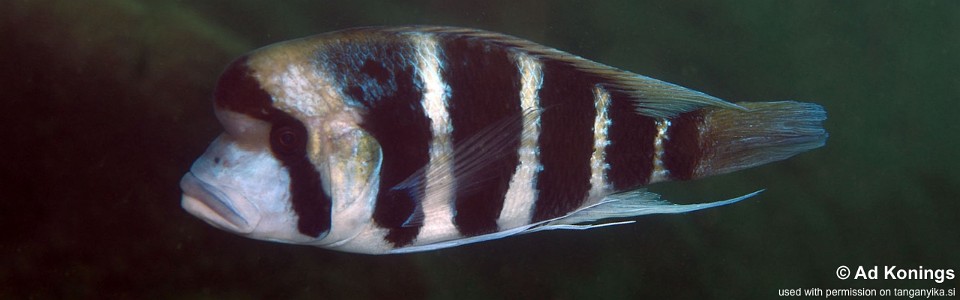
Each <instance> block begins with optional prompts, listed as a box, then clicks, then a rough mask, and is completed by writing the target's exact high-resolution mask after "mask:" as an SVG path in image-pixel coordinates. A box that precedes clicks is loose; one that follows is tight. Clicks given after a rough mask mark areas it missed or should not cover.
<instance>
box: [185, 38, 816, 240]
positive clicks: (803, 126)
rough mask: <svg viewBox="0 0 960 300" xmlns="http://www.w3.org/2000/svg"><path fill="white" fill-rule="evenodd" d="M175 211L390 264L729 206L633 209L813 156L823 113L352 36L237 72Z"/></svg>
mask: <svg viewBox="0 0 960 300" xmlns="http://www.w3.org/2000/svg"><path fill="white" fill-rule="evenodd" d="M213 104H214V105H213V106H214V114H215V116H216V118H217V119H218V120H219V122H220V124H221V125H222V127H223V129H224V132H223V133H222V134H220V135H219V136H218V137H217V138H216V139H215V140H214V141H213V142H212V143H211V144H210V145H209V147H208V148H207V149H206V151H205V152H204V153H203V154H202V155H201V156H200V157H199V158H198V159H197V160H196V161H195V162H194V163H193V165H192V166H191V167H190V170H189V172H187V173H186V174H185V175H184V176H183V178H182V179H181V181H180V187H181V189H182V190H183V195H182V198H181V206H182V207H183V208H184V209H185V210H186V211H187V212H189V213H190V214H192V215H194V216H196V217H198V218H200V219H202V220H204V221H205V222H207V223H209V224H211V225H212V226H214V227H217V228H220V229H222V230H225V231H228V232H232V233H234V234H237V235H240V236H245V237H249V238H252V239H258V240H265V241H274V242H281V243H291V244H302V245H311V246H316V247H321V248H325V249H330V250H334V251H342V252H351V253H363V254H395V253H411V252H419V251H430V250H437V249H444V248H449V247H455V246H460V245H465V244H471V243H477V242H483V241H491V240H497V239H501V238H505V237H509V236H515V235H520V234H527V233H533V232H539V231H545V230H583V229H592V228H598V227H604V226H611V225H621V224H627V223H632V222H634V221H635V217H637V216H642V215H648V214H676V213H685V212H691V211H696V210H702V209H707V208H713V207H718V206H723V205H728V204H732V203H735V202H738V201H741V200H743V199H747V198H750V197H752V196H755V195H757V194H758V193H760V192H761V191H762V190H759V191H754V192H751V193H748V194H745V195H743V196H739V197H735V198H732V199H727V200H721V201H714V202H704V203H695V204H674V203H672V202H669V201H666V200H662V199H661V197H660V195H658V194H656V193H653V192H650V191H648V190H647V188H646V187H647V186H648V185H650V184H653V183H657V182H663V181H679V180H691V179H697V178H702V177H706V176H711V175H718V174H724V173H729V172H733V171H737V170H741V169H746V168H750V167H754V166H758V165H762V164H766V163H770V162H774V161H779V160H783V159H786V158H789V157H791V156H794V155H797V154H799V153H802V152H805V151H808V150H811V149H815V148H818V147H821V146H823V145H824V144H825V143H826V139H827V137H828V134H827V132H826V131H825V130H824V129H823V126H822V124H823V122H824V121H825V120H826V111H825V110H824V109H823V107H822V106H820V105H817V104H813V103H805V102H798V101H771V102H737V103H732V102H727V101H724V100H721V99H719V98H716V97H713V96H710V95H707V94H705V93H702V92H698V91H694V90H691V89H688V88H684V87H681V86H678V85H675V84H672V83H668V82H664V81H660V80H657V79H653V78H649V77H646V76H642V75H638V74H634V73H631V72H628V71H624V70H621V69H617V68H614V67H611V66H607V65H604V64H601V63H597V62H594V61H591V60H587V59H585V58H581V57H579V56H576V55H573V54H569V53H567V52H563V51H560V50H556V49H553V48H550V47H547V46H542V45H540V44H537V43H534V42H531V41H528V40H524V39H521V38H517V37H513V36H510V35H506V34H500V33H494V32H489V31H484V30H478V29H468V28H455V27H437V26H402V27H362V28H351V29H345V30H341V31H335V32H330V33H324V34H319V35H315V36H310V37H306V38H301V39H296V40H291V41H286V42H280V43H277V44H273V45H270V46H266V47H263V48H260V49H257V50H254V51H252V52H250V53H248V54H245V55H243V56H241V57H239V58H237V59H236V60H234V61H233V62H231V63H230V64H229V65H228V66H227V67H226V68H225V70H224V71H223V73H222V74H221V76H220V78H219V79H218V81H217V83H216V86H215V87H214V89H213Z"/></svg>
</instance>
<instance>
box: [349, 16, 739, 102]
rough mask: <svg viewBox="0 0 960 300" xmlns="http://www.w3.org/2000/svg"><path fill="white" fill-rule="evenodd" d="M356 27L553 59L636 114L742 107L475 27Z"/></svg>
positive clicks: (542, 58)
mask: <svg viewBox="0 0 960 300" xmlns="http://www.w3.org/2000/svg"><path fill="white" fill-rule="evenodd" d="M360 30H374V31H386V32H393V33H400V34H418V33H424V32H426V33H433V34H437V35H439V36H444V35H450V36H456V37H466V38H476V39H482V40H483V41H485V42H488V43H492V44H496V45H501V46H505V47H507V48H510V49H514V51H520V52H523V53H526V54H529V55H532V56H534V57H536V58H538V59H541V60H553V61H557V62H561V63H564V64H568V65H571V66H573V67H574V68H576V69H577V70H578V71H581V72H584V73H586V74H590V75H593V76H594V77H596V78H599V79H600V81H601V84H602V85H603V87H604V88H606V89H607V90H611V91H622V92H624V93H625V94H626V95H628V96H629V97H631V99H632V100H633V101H635V105H636V111H637V113H639V114H641V115H645V116H649V117H655V118H670V117H674V116H676V115H678V114H680V113H684V112H688V111H692V110H696V109H698V108H701V107H706V106H715V107H721V108H727V109H737V110H746V109H745V108H743V107H741V106H739V105H736V104H733V103H730V102H727V101H724V100H721V99H719V98H716V97H713V96H710V95H707V94H704V93H701V92H698V91H695V90H691V89H688V88H685V87H681V86H678V85H675V84H672V83H668V82H664V81H661V80H657V79H653V78H650V77H646V76H642V75H638V74H634V73H632V72H628V71H624V70H620V69H618V68H614V67H611V66H608V65H604V64H601V63H598V62H594V61H591V60H588V59H584V58H582V57H580V56H577V55H573V54H570V53H567V52H564V51H560V50H557V49H553V48H550V47H546V46H543V45H540V44H537V43H534V42H531V41H528V40H524V39H521V38H517V37H514V36H510V35H505V34H500V33H495V32H489V31H484V30H478V29H469V28H457V27H437V26H405V27H368V28H364V29H360Z"/></svg>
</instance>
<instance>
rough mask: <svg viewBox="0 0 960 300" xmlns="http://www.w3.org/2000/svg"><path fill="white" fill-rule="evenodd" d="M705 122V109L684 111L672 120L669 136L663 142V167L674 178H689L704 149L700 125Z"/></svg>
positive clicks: (691, 176) (668, 130) (668, 131)
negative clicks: (701, 144)
mask: <svg viewBox="0 0 960 300" xmlns="http://www.w3.org/2000/svg"><path fill="white" fill-rule="evenodd" d="M702 124H703V110H695V111H691V112H686V113H682V114H680V115H679V116H677V117H675V118H673V119H671V120H670V128H669V129H667V136H668V138H667V139H666V140H664V144H663V157H662V161H663V167H664V168H665V169H667V171H669V174H670V179H672V180H689V179H692V178H693V174H694V171H695V169H696V167H697V164H698V163H699V162H700V158H702V157H703V149H701V148H700V125H702Z"/></svg>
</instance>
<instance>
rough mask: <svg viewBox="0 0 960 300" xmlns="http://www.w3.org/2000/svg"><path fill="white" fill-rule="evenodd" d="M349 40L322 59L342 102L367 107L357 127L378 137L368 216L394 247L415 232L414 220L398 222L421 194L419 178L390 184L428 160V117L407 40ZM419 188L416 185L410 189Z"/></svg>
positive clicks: (407, 241) (417, 227)
mask: <svg viewBox="0 0 960 300" xmlns="http://www.w3.org/2000/svg"><path fill="white" fill-rule="evenodd" d="M369 43H370V44H360V45H357V44H350V45H346V46H344V47H343V48H338V49H332V50H329V51H328V52H326V53H324V55H326V56H327V57H325V58H324V59H323V61H325V62H327V63H328V64H330V65H329V66H327V69H328V70H335V71H337V74H334V76H332V78H339V79H340V82H338V84H339V86H341V87H342V88H343V92H344V94H345V95H347V96H348V97H350V99H347V101H348V102H353V103H359V104H360V105H362V106H364V107H365V109H366V111H367V113H366V114H365V115H364V116H363V123H362V124H360V127H361V128H363V129H364V130H365V131H367V132H368V133H370V135H372V136H373V137H374V138H376V139H377V142H379V143H380V147H381V151H382V152H383V163H382V164H381V169H380V192H379V194H378V195H377V200H376V201H377V202H376V205H375V207H374V210H373V220H374V222H375V223H376V224H377V225H378V226H380V227H382V228H387V229H389V233H388V234H387V236H386V240H387V241H388V242H390V243H392V244H393V245H394V246H395V247H402V246H406V245H409V244H410V243H412V242H413V240H414V239H416V237H417V235H418V234H419V232H420V226H421V225H419V224H414V225H409V226H404V225H403V224H404V222H405V221H406V220H407V219H409V218H410V217H411V215H412V214H414V213H415V212H417V211H421V210H418V209H416V208H417V206H418V205H421V202H422V200H423V199H416V198H415V197H417V196H415V195H423V190H422V189H423V188H424V185H423V184H414V185H411V186H410V187H409V188H405V189H394V187H395V186H397V184H399V183H400V182H402V181H404V180H405V179H407V178H408V177H410V175H412V174H414V173H415V172H416V171H417V170H419V169H421V168H423V167H425V166H427V164H428V163H429V161H430V155H429V148H430V140H431V136H432V134H431V131H430V119H429V118H427V116H426V114H425V113H424V110H423V106H422V104H421V103H420V102H421V99H422V98H423V84H422V83H420V82H419V78H418V76H417V73H416V67H415V66H416V60H414V59H413V57H414V55H413V53H412V51H413V50H412V49H411V46H410V45H409V44H408V43H407V42H406V41H405V40H404V39H401V38H399V37H392V38H385V39H376V40H370V41H369ZM410 189H421V190H410Z"/></svg>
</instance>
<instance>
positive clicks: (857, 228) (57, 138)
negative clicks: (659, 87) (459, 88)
mask: <svg viewBox="0 0 960 300" xmlns="http://www.w3.org/2000/svg"><path fill="white" fill-rule="evenodd" d="M466 3H467V2H457V3H452V2H449V1H439V0H419V1H403V2H400V1H396V2H394V1H377V0H355V1H342V2H336V3H334V2H328V1H305V0H301V1H287V2H283V3H277V2H276V1H224V0H219V1H161V0H141V1H134V0H88V1H44V0H5V1H2V2H0V79H2V81H0V82H2V83H0V105H2V110H0V111H2V118H0V132H2V141H3V142H2V143H0V149H2V160H0V167H2V168H0V170H2V172H0V192H2V193H0V233H2V235H0V239H2V242H0V299H102V298H129V299H313V298H326V299H387V298H391V299H392V298H408V299H421V298H429V299H451V298H456V299H461V300H463V299H496V298H513V299H528V298H529V299H595V298H601V299H639V298H687V299H690V298H693V299H698V298H719V299H744V298H749V299H755V298H774V297H778V292H779V291H780V290H781V289H796V288H813V287H819V288H876V289H881V288H927V289H928V288H942V289H951V288H952V289H956V288H957V287H958V286H960V279H956V278H955V279H953V280H947V281H945V282H943V283H936V282H935V281H934V280H929V279H928V280H885V279H879V280H866V279H852V278H851V279H847V280H841V279H839V278H837V275H836V270H837V268H838V267H840V266H848V267H850V268H852V269H854V270H856V268H857V267H858V266H864V267H866V268H871V267H873V266H880V268H881V272H883V271H882V269H883V268H884V267H885V266H897V267H899V268H914V269H915V268H919V267H920V266H922V267H923V268H925V269H953V270H954V272H955V273H960V251H958V248H960V230H958V229H960V217H958V214H960V171H958V170H960V158H958V157H957V154H958V152H960V151H958V150H960V147H958V146H960V126H958V124H960V121H958V116H960V2H956V1H765V0H758V1H702V2H701V1H650V2H640V1H546V0H541V1H500V2H497V1H480V2H477V3H473V4H466ZM400 24H432V25H453V26H465V27H474V28H481V29H486V30H491V31H497V32H503V33H507V34H511V35H515V36H518V37H522V38H526V39H530V40H532V41H535V42H538V43H541V44H544V45H547V46H550V47H554V48H558V49H561V50H564V51H568V52H571V53H573V54H577V55H580V56H583V57H585V58H588V59H591V60H595V61H598V62H601V63H604V64H608V65H612V66H616V67H619V68H622V69H625V70H629V71H632V72H635V73H638V74H643V75H646V76H650V77H654V78H658V79H661V80H665V81H668V82H673V83H677V84H680V85H682V86H685V87H689V88H692V89H695V90H699V91H702V92H705V93H708V94H711V95H714V96H717V97H720V98H723V99H726V100H729V101H769V100H782V99H793V100H800V101H808V102H814V103H818V104H821V105H823V106H824V107H825V108H826V110H827V113H828V120H827V121H826V122H825V123H824V125H825V127H826V129H827V131H828V132H829V133H830V138H829V139H828V140H827V145H826V146H825V147H823V148H820V149H816V150H813V151H810V152H808V153H804V154H801V155H799V156H796V157H794V158H792V159H789V160H786V161H782V162H778V163H774V164H770V165H767V166H762V167H758V168H754V169H750V170H745V171H741V172H737V173H733V174H728V175H722V176H718V177H712V178H708V179H703V180H698V181H693V182H681V183H668V184H658V185H653V186H650V187H649V188H650V190H651V191H653V192H657V193H660V194H662V195H663V198H665V199H668V200H671V201H674V202H678V203H694V202H704V201H713V200H719V199H727V198H731V197H735V196H739V195H742V194H746V193H749V192H752V191H755V190H758V189H766V191H765V192H763V193H762V194H760V195H759V196H757V197H754V198H751V199H749V200H746V201H743V202H740V203H738V204H735V205H731V206H725V207H722V208H718V209H711V210H707V211H700V212H694V213H688V214H682V215H654V216H646V217H640V218H636V221H637V222H636V223H635V224H630V225H623V226H614V227H606V228H600V229H595V230H590V231H553V232H542V233H537V234H532V235H524V236H518V237H511V238H506V239H501V240H497V241H492V242H485V243H479V244H472V245H467V246H462V247H458V248H452V249H446V250H440V251H433V252H426V253H417V254H410V255H392V256H368V255H358V254H348V253H339V252H333V251H328V250H323V249H319V248H312V247H307V246H296V245H284V244H277V243H269V242H262V241H255V240H251V239H246V238H242V237H239V236H235V235H232V234H229V233H226V232H224V231H221V230H218V229H216V228H213V227H211V226H209V225H207V224H205V223H204V222H203V221H201V220H199V219H196V218H194V217H192V216H190V215H189V214H187V213H186V212H185V211H184V210H182V209H181V208H180V189H179V180H180V177H181V176H182V175H183V173H184V172H186V171H187V170H188V168H189V166H190V164H191V163H192V162H193V160H194V159H195V158H196V157H197V156H199V155H200V154H201V153H202V152H203V151H204V149H205V148H206V146H207V145H208V143H209V142H210V141H212V139H213V138H214V137H215V136H216V135H217V134H219V132H220V130H221V129H220V126H219V124H218V123H217V121H216V119H215V118H214V115H213V113H212V104H211V100H210V99H211V93H212V89H213V85H214V83H215V81H216V79H217V76H218V74H219V73H220V71H221V70H222V69H223V67H224V66H226V64H227V63H228V62H230V61H231V60H232V59H234V58H235V57H237V56H239V55H240V54H242V53H244V52H247V51H250V50H252V49H255V48H257V47H261V46H265V45H268V44H271V43H274V42H279V41H283V40H288V39H292V38H298V37H303V36H307V35H312V34H317V33H323V32H327V31H333V30H338V29H344V28H348V27H354V26H370V25H400ZM957 275H960V274H957ZM901 298H902V297H901Z"/></svg>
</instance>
